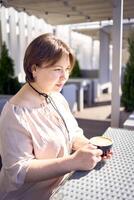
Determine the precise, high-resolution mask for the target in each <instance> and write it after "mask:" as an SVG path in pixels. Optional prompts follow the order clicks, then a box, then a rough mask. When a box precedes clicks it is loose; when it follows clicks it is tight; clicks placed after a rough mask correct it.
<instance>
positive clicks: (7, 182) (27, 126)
mask: <svg viewBox="0 0 134 200" xmlns="http://www.w3.org/2000/svg"><path fill="white" fill-rule="evenodd" d="M51 97H52V98H53V100H54V102H55V103H56V105H57V107H58V110H59V111H60V113H61V114H62V116H63V118H64V120H65V122H66V125H67V128H68V130H69V135H68V134H67V129H66V127H65V125H64V123H63V120H62V119H61V117H60V116H59V114H58V113H57V112H56V111H55V109H54V108H53V106H52V105H51V103H48V104H47V105H46V104H44V103H42V105H41V106H40V107H38V108H27V107H21V106H18V105H13V104H11V103H10V101H9V102H7V103H6V105H5V107H4V109H3V111H2V113H1V116H0V154H1V156H2V164H3V166H2V169H1V171H0V200H37V199H40V200H48V199H49V197H50V195H51V193H52V191H53V189H54V188H55V187H57V186H58V184H59V183H60V181H61V180H62V178H63V177H59V178H56V179H51V180H48V181H42V182H37V183H24V180H25V175H26V172H27V169H28V166H29V161H30V160H31V159H49V158H58V157H63V156H66V155H68V154H69V151H68V147H69V146H70V148H71V145H72V142H73V140H75V137H76V136H79V135H82V134H83V131H82V129H80V128H79V127H78V124H77V122H76V120H75V118H74V117H73V115H72V113H71V112H70V109H69V106H68V103H67V102H66V100H65V98H64V97H63V96H62V94H60V93H53V94H52V95H51Z"/></svg>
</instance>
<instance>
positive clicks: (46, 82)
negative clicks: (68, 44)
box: [33, 54, 70, 93]
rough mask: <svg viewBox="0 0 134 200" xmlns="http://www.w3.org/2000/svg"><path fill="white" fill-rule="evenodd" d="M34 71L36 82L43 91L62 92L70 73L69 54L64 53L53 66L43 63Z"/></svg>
mask: <svg viewBox="0 0 134 200" xmlns="http://www.w3.org/2000/svg"><path fill="white" fill-rule="evenodd" d="M33 73H34V76H35V77H36V78H35V83H36V84H37V85H38V87H39V88H40V89H41V91H42V92H45V93H51V92H60V91H61V89H62V88H63V86H64V84H65V83H66V81H67V80H68V78H69V74H70V60H69V56H68V54H64V55H63V56H62V57H61V59H60V60H59V61H58V62H57V63H55V64H54V65H53V66H50V67H45V64H42V66H41V68H39V67H37V68H36V70H35V71H34V72H33Z"/></svg>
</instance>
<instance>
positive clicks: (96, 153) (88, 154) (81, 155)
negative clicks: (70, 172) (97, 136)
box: [72, 144, 103, 170]
mask: <svg viewBox="0 0 134 200" xmlns="http://www.w3.org/2000/svg"><path fill="white" fill-rule="evenodd" d="M102 154H103V152H102V150H100V149H97V147H95V146H94V145H92V144H86V145H84V146H83V147H81V148H79V149H78V150H77V151H75V152H74V153H73V154H72V157H73V159H72V161H73V163H72V165H73V168H74V170H91V169H93V168H94V167H95V166H96V164H97V163H98V162H99V161H101V159H102V158H101V155H102Z"/></svg>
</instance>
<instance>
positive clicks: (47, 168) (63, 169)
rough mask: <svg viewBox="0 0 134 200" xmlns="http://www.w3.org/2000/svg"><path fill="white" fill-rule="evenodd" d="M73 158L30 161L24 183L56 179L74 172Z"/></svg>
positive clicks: (70, 156)
mask: <svg viewBox="0 0 134 200" xmlns="http://www.w3.org/2000/svg"><path fill="white" fill-rule="evenodd" d="M72 161H73V156H72V155H69V156H66V157H62V158H54V159H46V160H36V159H34V160H31V162H30V164H29V168H28V170H27V173H26V177H25V182H38V181H44V180H48V179H51V178H56V177H59V176H62V175H64V174H66V173H69V172H71V171H73V170H74V167H73V162H72Z"/></svg>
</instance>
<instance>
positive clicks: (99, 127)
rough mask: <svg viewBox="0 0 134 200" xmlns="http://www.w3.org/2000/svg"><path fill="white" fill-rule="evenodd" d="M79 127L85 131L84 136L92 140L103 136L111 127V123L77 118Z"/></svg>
mask: <svg viewBox="0 0 134 200" xmlns="http://www.w3.org/2000/svg"><path fill="white" fill-rule="evenodd" d="M76 119H77V122H78V124H79V126H80V127H81V128H82V129H83V130H84V135H85V136H86V137H87V138H91V137H93V136H97V135H103V133H104V132H105V131H106V129H107V128H108V127H109V126H110V121H100V120H90V119H80V118H76Z"/></svg>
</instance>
